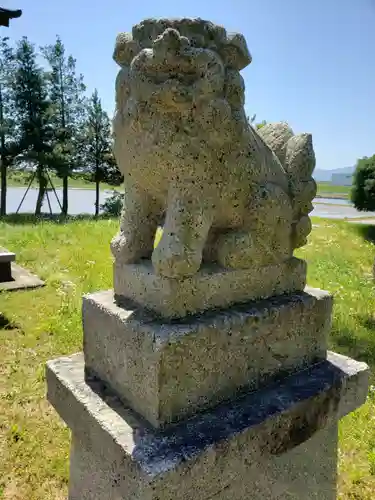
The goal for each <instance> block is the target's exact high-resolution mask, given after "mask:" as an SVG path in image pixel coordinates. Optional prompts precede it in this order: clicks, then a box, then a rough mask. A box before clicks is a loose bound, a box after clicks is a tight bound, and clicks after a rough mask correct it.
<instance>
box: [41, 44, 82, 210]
mask: <svg viewBox="0 0 375 500" xmlns="http://www.w3.org/2000/svg"><path fill="white" fill-rule="evenodd" d="M42 53H43V55H44V57H45V59H46V60H47V62H48V64H49V66H50V71H49V73H48V90H49V98H50V113H51V118H50V119H51V124H52V127H53V135H54V137H53V147H54V169H55V170H56V172H57V175H58V176H59V177H61V178H62V180H63V199H62V213H63V214H64V215H67V213H68V178H69V176H70V175H71V174H72V172H73V171H74V169H75V167H77V161H78V147H79V142H80V138H79V137H78V131H80V130H81V129H82V121H83V118H84V96H83V93H84V91H85V85H84V83H83V76H82V75H78V76H77V75H76V60H75V59H74V58H73V57H72V56H68V57H67V56H66V53H65V47H64V44H63V43H62V41H61V39H60V37H59V36H57V37H56V42H55V43H54V44H53V45H47V46H46V47H43V48H42Z"/></svg>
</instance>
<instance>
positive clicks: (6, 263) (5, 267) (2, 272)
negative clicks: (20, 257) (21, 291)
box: [0, 248, 16, 283]
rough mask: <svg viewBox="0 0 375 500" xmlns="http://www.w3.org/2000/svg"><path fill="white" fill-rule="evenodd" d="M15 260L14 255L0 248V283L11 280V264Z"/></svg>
mask: <svg viewBox="0 0 375 500" xmlns="http://www.w3.org/2000/svg"><path fill="white" fill-rule="evenodd" d="M15 259H16V254H15V253H13V252H8V250H5V249H4V248H0V283H2V282H4V281H11V280H12V269H11V263H12V262H14V260H15Z"/></svg>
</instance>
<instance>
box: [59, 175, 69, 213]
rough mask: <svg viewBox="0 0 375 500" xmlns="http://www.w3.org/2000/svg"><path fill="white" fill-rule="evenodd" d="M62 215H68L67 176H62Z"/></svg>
mask: <svg viewBox="0 0 375 500" xmlns="http://www.w3.org/2000/svg"><path fill="white" fill-rule="evenodd" d="M61 213H62V214H63V215H68V176H67V175H64V177H63V198H62V211H61Z"/></svg>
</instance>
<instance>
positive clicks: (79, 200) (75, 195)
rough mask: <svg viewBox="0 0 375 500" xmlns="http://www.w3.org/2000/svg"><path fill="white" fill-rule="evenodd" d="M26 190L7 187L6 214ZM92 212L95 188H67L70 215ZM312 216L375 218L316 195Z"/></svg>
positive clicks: (29, 199)
mask: <svg viewBox="0 0 375 500" xmlns="http://www.w3.org/2000/svg"><path fill="white" fill-rule="evenodd" d="M25 191H26V189H25V188H21V187H10V188H8V196H7V213H8V214H11V213H14V212H16V210H17V208H18V206H19V204H20V202H21V200H22V197H23V195H24V194H25ZM37 192H38V191H37V189H30V190H29V192H28V193H27V195H26V197H25V199H24V201H23V204H22V207H21V209H20V213H33V212H34V210H35V203H36V199H37ZM56 193H57V196H58V197H59V200H60V202H61V200H62V191H61V189H57V190H56ZM48 194H49V199H50V203H51V208H52V212H53V213H57V214H58V213H60V211H61V210H60V207H59V204H58V202H57V200H56V197H55V194H54V193H53V191H49V193H48ZM110 195H111V192H110V191H101V192H100V203H103V202H104V201H105V199H106V198H108V196H110ZM43 212H46V213H49V206H48V202H47V199H45V201H44V205H43ZM94 212H95V191H94V190H92V189H70V190H69V214H70V215H79V214H94ZM311 215H313V216H315V217H325V218H330V219H344V218H348V219H354V218H357V217H364V216H365V217H375V212H358V210H356V209H355V208H354V207H353V206H352V204H351V203H350V202H349V201H348V200H338V199H331V198H316V199H315V200H314V210H313V212H312V213H311Z"/></svg>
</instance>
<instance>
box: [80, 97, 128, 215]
mask: <svg viewBox="0 0 375 500" xmlns="http://www.w3.org/2000/svg"><path fill="white" fill-rule="evenodd" d="M85 135H86V141H85V151H84V160H83V161H84V164H85V165H86V166H87V169H88V172H89V177H90V180H92V181H94V182H95V188H96V197H95V215H96V216H98V215H99V208H100V205H99V201H100V200H99V185H100V183H101V182H107V183H108V184H112V185H119V184H121V182H122V176H121V173H120V172H119V170H118V168H117V165H116V162H115V159H114V156H113V152H112V134H111V124H110V120H109V117H108V114H107V113H106V111H104V109H103V107H102V103H101V100H100V98H99V96H98V91H97V90H96V89H95V90H94V92H93V94H92V96H91V98H90V99H89V102H88V107H87V119H86V127H85Z"/></svg>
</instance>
